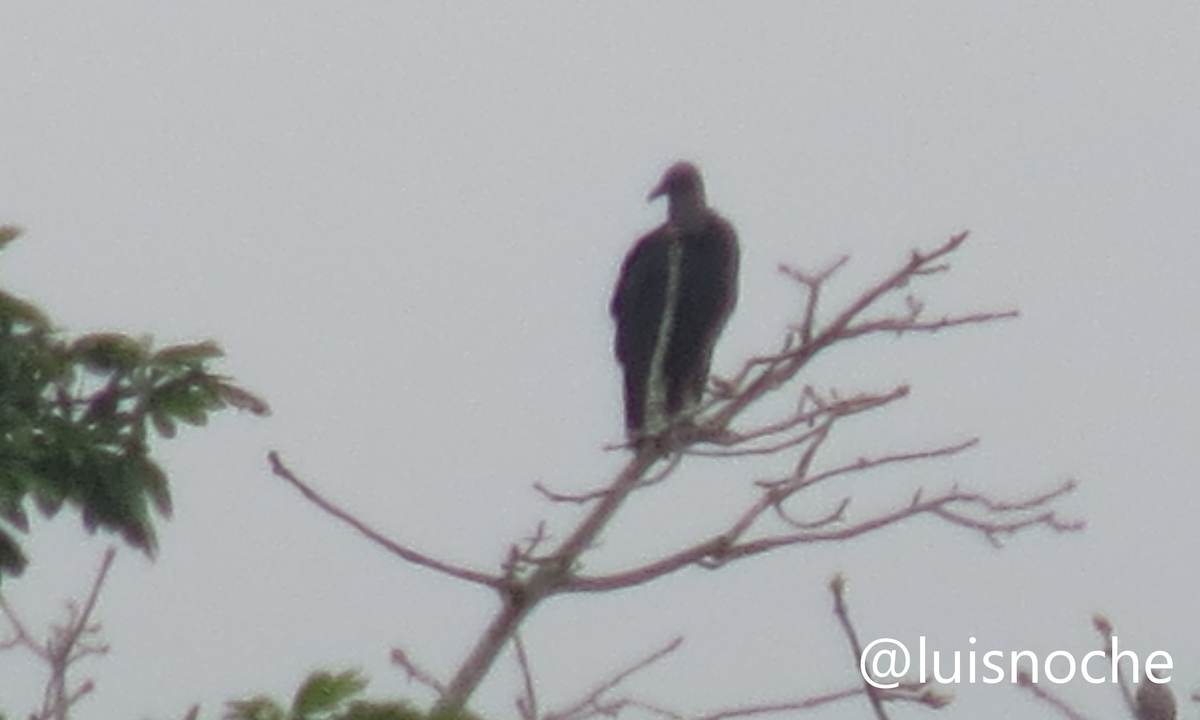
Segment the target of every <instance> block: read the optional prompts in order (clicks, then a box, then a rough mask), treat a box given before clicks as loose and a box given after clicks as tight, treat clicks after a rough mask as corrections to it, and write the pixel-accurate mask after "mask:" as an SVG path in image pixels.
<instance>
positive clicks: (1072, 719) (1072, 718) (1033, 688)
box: [1017, 668, 1090, 720]
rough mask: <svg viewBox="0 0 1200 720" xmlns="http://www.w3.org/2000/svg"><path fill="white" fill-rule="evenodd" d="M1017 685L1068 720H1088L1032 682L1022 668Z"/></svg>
mask: <svg viewBox="0 0 1200 720" xmlns="http://www.w3.org/2000/svg"><path fill="white" fill-rule="evenodd" d="M1017 684H1018V685H1020V686H1021V687H1023V688H1025V689H1026V690H1028V691H1029V692H1030V693H1031V694H1032V695H1033V696H1034V697H1035V698H1037V699H1038V700H1041V701H1042V702H1044V703H1046V704H1047V705H1049V706H1050V707H1052V708H1054V709H1055V710H1057V711H1058V712H1059V713H1061V714H1062V716H1063V717H1065V718H1067V719H1068V720H1090V718H1088V716H1087V715H1084V714H1083V713H1080V712H1079V711H1077V710H1075V709H1074V708H1072V707H1071V706H1070V705H1068V704H1067V703H1066V702H1065V701H1064V700H1062V699H1061V698H1059V697H1058V696H1057V695H1054V694H1053V693H1051V692H1050V691H1049V690H1046V689H1045V688H1042V687H1040V686H1039V685H1038V684H1037V683H1035V682H1033V678H1031V677H1030V676H1029V673H1028V672H1027V671H1026V670H1025V669H1024V668H1021V670H1020V671H1019V672H1018V673H1017Z"/></svg>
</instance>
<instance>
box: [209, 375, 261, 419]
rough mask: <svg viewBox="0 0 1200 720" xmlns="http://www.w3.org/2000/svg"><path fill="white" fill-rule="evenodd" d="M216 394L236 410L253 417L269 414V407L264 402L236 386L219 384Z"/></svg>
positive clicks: (225, 383) (224, 383)
mask: <svg viewBox="0 0 1200 720" xmlns="http://www.w3.org/2000/svg"><path fill="white" fill-rule="evenodd" d="M217 392H218V393H220V396H221V399H222V400H224V401H225V402H227V403H229V404H230V405H232V406H233V407H235V408H237V409H238V410H247V411H249V412H252V413H254V414H255V415H270V414H271V407H270V406H269V405H267V401H266V400H263V399H262V398H260V397H258V396H257V395H255V394H253V393H251V392H250V391H248V390H245V389H243V388H240V387H238V386H237V385H234V384H232V383H227V382H221V383H219V384H218V385H217Z"/></svg>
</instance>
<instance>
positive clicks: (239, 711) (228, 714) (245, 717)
mask: <svg viewBox="0 0 1200 720" xmlns="http://www.w3.org/2000/svg"><path fill="white" fill-rule="evenodd" d="M286 717H287V714H286V713H285V712H284V709H283V708H281V707H280V706H279V705H278V704H276V703H275V701H274V700H271V698H268V697H263V696H261V695H260V696H259V697H255V698H251V699H250V700H234V701H232V702H229V703H226V710H225V719H226V720H285V718H286Z"/></svg>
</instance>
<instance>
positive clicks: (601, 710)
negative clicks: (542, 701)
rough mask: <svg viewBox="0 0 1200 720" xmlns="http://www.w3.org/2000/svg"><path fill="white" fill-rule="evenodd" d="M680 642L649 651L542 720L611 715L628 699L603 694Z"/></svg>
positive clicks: (656, 660) (675, 648)
mask: <svg viewBox="0 0 1200 720" xmlns="http://www.w3.org/2000/svg"><path fill="white" fill-rule="evenodd" d="M682 644H683V638H682V637H677V638H675V639H674V640H672V641H671V642H669V643H667V644H666V645H664V646H663V647H661V648H659V649H658V650H655V651H654V652H652V653H650V654H649V655H647V656H646V657H644V658H642V659H641V660H639V661H637V662H636V663H634V664H633V665H631V666H629V667H627V668H625V669H624V670H622V671H621V672H619V673H617V674H616V675H613V676H612V677H610V678H609V679H607V680H605V681H603V682H601V683H600V684H599V685H597V686H596V687H595V688H593V689H592V691H591V692H589V693H588V694H587V695H586V696H585V697H584V698H583V699H581V700H579V701H578V702H576V703H574V704H572V705H570V706H569V707H567V708H564V709H563V710H557V711H555V712H551V713H547V714H546V716H545V718H544V719H543V720H588V719H589V718H593V717H595V716H597V715H605V716H609V717H611V716H612V715H614V714H616V712H618V711H619V710H620V709H621V708H622V707H624V706H626V705H628V704H629V701H628V700H606V699H605V697H604V696H605V694H606V693H608V692H610V691H612V690H613V689H615V688H616V687H617V686H618V685H620V684H621V683H623V682H625V681H626V680H628V679H629V678H630V677H632V676H633V675H636V674H637V673H639V672H641V671H642V670H645V669H646V668H648V667H650V666H651V665H653V664H655V663H656V662H658V661H660V660H662V659H663V658H665V657H666V656H668V655H670V654H671V653H673V652H675V651H676V650H678V649H679V646H680V645H682Z"/></svg>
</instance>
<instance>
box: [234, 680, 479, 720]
mask: <svg viewBox="0 0 1200 720" xmlns="http://www.w3.org/2000/svg"><path fill="white" fill-rule="evenodd" d="M366 688H367V680H366V678H364V677H363V676H362V675H361V674H360V673H359V672H357V671H355V670H347V671H344V672H340V673H330V672H326V671H323V670H319V671H317V672H314V673H313V674H311V675H309V676H308V678H307V679H306V680H305V681H304V683H303V684H302V685H301V686H300V689H299V690H297V691H296V695H295V697H294V698H293V699H292V705H291V707H290V708H285V707H284V706H283V705H281V704H280V703H278V702H277V701H275V700H272V699H271V698H269V697H266V696H262V695H260V696H257V697H254V698H251V699H249V700H235V701H233V702H231V703H229V704H228V711H227V712H226V714H225V718H226V720H424V719H425V717H426V716H425V715H424V714H423V713H421V712H419V711H418V710H415V709H413V708H412V707H411V706H410V705H408V704H406V703H402V702H370V701H367V700H362V699H359V696H361V695H362V693H363V691H364V690H366ZM445 720H458V719H457V718H446V719H445ZM464 720H465V718H464Z"/></svg>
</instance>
